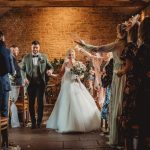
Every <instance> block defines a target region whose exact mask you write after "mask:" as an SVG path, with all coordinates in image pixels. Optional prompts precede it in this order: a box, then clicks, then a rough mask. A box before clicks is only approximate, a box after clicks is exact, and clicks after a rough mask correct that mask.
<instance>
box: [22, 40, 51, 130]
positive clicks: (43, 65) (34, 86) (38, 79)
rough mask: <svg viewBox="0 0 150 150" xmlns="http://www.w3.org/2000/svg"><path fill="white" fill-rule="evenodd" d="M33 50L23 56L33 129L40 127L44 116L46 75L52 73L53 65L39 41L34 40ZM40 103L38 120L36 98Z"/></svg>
mask: <svg viewBox="0 0 150 150" xmlns="http://www.w3.org/2000/svg"><path fill="white" fill-rule="evenodd" d="M31 50H32V52H31V53H30V54H27V55H26V56H25V57H24V58H23V66H22V74H23V77H24V84H25V85H27V93H28V96H29V112H30V116H31V122H32V126H31V129H34V128H36V127H37V128H40V127H41V123H42V117H43V96H44V91H45V85H46V80H45V76H46V75H47V74H48V75H49V74H51V73H52V69H53V67H52V65H51V64H50V63H49V61H48V59H47V57H46V56H45V55H44V54H41V53H39V51H40V43H39V41H33V42H32V45H31ZM36 98H37V103H38V116H37V121H36V118H35V108H34V104H35V99H36Z"/></svg>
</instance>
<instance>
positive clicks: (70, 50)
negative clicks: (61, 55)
mask: <svg viewBox="0 0 150 150" xmlns="http://www.w3.org/2000/svg"><path fill="white" fill-rule="evenodd" d="M71 52H72V53H73V59H75V50H74V49H68V50H67V53H66V58H68V56H69V54H70V53H71Z"/></svg>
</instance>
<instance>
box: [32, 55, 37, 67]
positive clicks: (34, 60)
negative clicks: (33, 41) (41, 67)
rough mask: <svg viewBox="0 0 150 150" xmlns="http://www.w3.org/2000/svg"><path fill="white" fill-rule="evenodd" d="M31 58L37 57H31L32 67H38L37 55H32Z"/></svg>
mask: <svg viewBox="0 0 150 150" xmlns="http://www.w3.org/2000/svg"><path fill="white" fill-rule="evenodd" d="M32 56H37V57H32V61H33V65H35V66H37V65H38V59H39V57H38V56H39V53H37V54H36V55H35V54H33V53H32Z"/></svg>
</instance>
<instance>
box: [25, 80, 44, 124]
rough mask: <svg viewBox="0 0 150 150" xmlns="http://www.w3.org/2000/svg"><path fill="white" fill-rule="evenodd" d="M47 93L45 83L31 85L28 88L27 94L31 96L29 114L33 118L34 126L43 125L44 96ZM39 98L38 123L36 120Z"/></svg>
mask: <svg viewBox="0 0 150 150" xmlns="http://www.w3.org/2000/svg"><path fill="white" fill-rule="evenodd" d="M44 92H45V84H44V82H40V83H32V82H31V83H30V84H29V86H28V88H27V93H28V96H29V112H30V117H31V122H32V125H36V123H37V125H40V124H41V123H42V117H43V96H44ZM36 98H37V104H38V109H37V122H36V118H35V107H34V105H35V100H36Z"/></svg>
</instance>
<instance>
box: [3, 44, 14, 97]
mask: <svg viewBox="0 0 150 150" xmlns="http://www.w3.org/2000/svg"><path fill="white" fill-rule="evenodd" d="M14 72H15V68H14V64H13V58H12V55H11V53H10V50H9V49H7V48H6V47H5V44H4V43H3V42H2V41H0V94H1V92H3V91H9V90H10V89H11V88H10V81H9V77H8V73H10V74H13V73H14Z"/></svg>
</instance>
